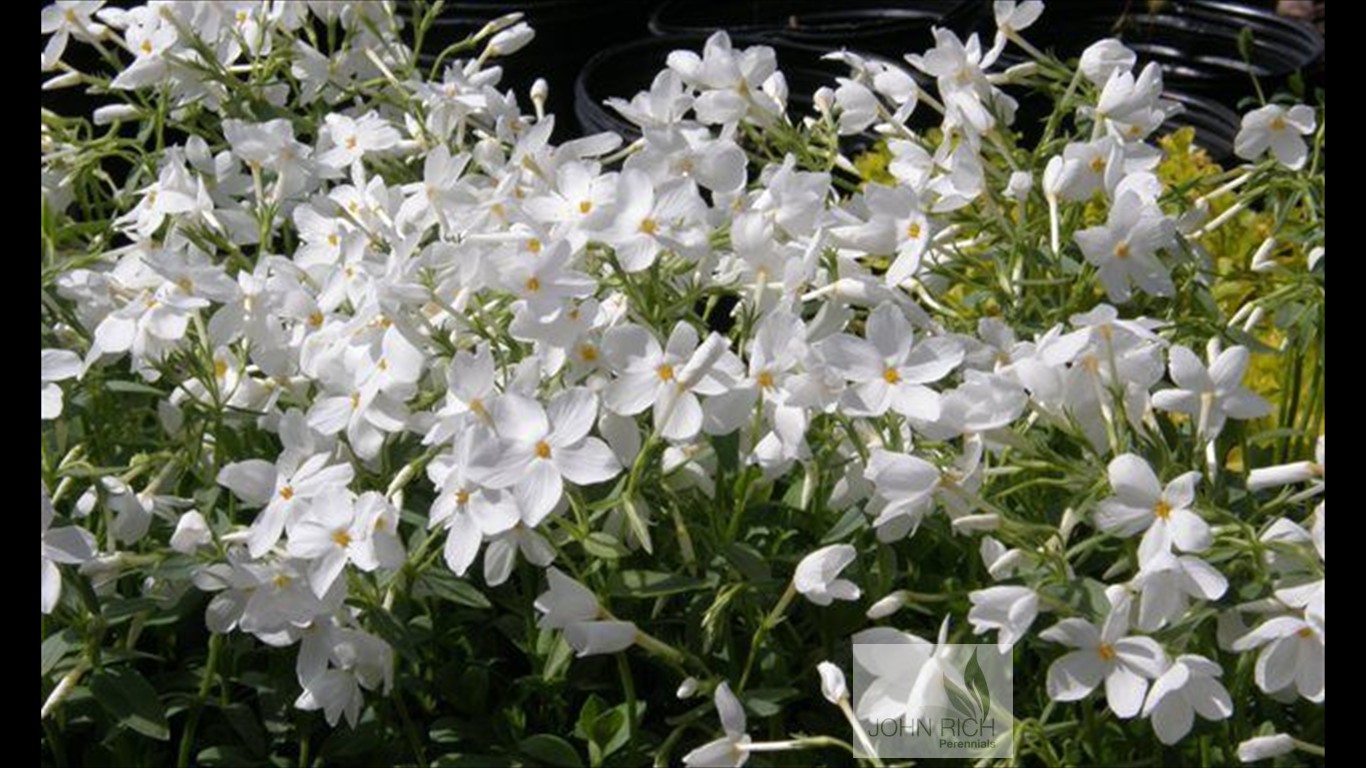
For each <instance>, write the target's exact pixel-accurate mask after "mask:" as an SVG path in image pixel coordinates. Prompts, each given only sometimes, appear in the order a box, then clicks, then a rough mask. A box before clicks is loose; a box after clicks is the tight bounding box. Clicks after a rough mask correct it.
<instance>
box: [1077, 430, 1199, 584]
mask: <svg viewBox="0 0 1366 768" xmlns="http://www.w3.org/2000/svg"><path fill="white" fill-rule="evenodd" d="M1108 472H1109V475H1110V487H1111V488H1113V489H1114V491H1115V495H1114V496H1111V497H1110V498H1108V499H1105V500H1104V501H1102V502H1100V504H1099V505H1097V507H1096V526H1097V527H1098V528H1100V529H1101V530H1102V531H1105V532H1106V533H1112V534H1115V535H1117V536H1133V535H1135V534H1137V533H1139V532H1140V531H1144V532H1145V533H1144V534H1143V540H1142V542H1140V544H1139V547H1138V558H1139V562H1140V563H1146V562H1148V561H1149V560H1151V559H1152V558H1153V557H1155V556H1157V555H1159V554H1161V553H1164V552H1167V551H1169V550H1170V549H1171V547H1172V546H1173V545H1175V546H1176V548H1177V549H1180V550H1181V551H1182V552H1203V551H1204V550H1205V549H1207V548H1208V547H1209V545H1210V541H1211V539H1212V536H1211V534H1210V528H1209V524H1208V523H1206V522H1205V521H1204V520H1203V519H1202V518H1201V517H1200V516H1199V515H1197V514H1195V512H1193V511H1192V510H1191V505H1192V504H1194V503H1195V484H1196V483H1198V482H1200V473H1198V472H1187V473H1185V474H1183V475H1180V476H1179V477H1177V478H1175V479H1174V480H1172V481H1171V482H1170V483H1167V487H1166V488H1163V487H1162V485H1161V484H1160V483H1159V482H1158V480H1157V475H1155V474H1153V470H1152V467H1150V466H1148V462H1146V461H1144V460H1143V458H1142V457H1140V456H1135V455H1134V454H1132V453H1125V454H1122V455H1120V456H1116V457H1115V458H1114V459H1112V460H1111V461H1110V466H1109V468H1108Z"/></svg>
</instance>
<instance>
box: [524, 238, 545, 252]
mask: <svg viewBox="0 0 1366 768" xmlns="http://www.w3.org/2000/svg"><path fill="white" fill-rule="evenodd" d="M526 249H527V250H528V251H530V252H532V253H540V252H541V241H540V239H539V238H535V237H533V238H531V239H530V240H528V241H526Z"/></svg>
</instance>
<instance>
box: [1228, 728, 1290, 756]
mask: <svg viewBox="0 0 1366 768" xmlns="http://www.w3.org/2000/svg"><path fill="white" fill-rule="evenodd" d="M1294 751H1295V740H1294V739H1293V738H1291V737H1290V736H1289V735H1287V734H1284V733H1273V734H1271V735H1270V736H1255V737H1253V738H1251V739H1248V740H1247V741H1244V742H1243V743H1241V744H1239V745H1238V760H1239V761H1241V762H1244V763H1255V762H1257V761H1258V760H1270V759H1271V758H1273V757H1280V756H1281V755H1288V754H1290V753H1291V752H1294Z"/></svg>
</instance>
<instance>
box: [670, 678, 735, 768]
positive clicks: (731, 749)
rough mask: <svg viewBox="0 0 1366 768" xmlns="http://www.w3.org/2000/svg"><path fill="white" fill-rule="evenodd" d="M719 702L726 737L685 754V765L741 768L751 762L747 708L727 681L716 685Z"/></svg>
mask: <svg viewBox="0 0 1366 768" xmlns="http://www.w3.org/2000/svg"><path fill="white" fill-rule="evenodd" d="M715 702H716V713H717V715H719V716H720V718H721V729H722V730H724V731H725V732H726V735H725V736H722V737H721V738H719V739H717V740H715V741H710V742H707V743H706V744H703V745H702V746H700V747H698V748H697V749H694V750H693V751H691V752H689V753H688V754H686V755H684V756H683V764H684V765H687V766H698V767H699V768H702V767H703V766H721V767H722V768H739V767H740V766H742V765H744V764H745V761H746V760H749V751H748V750H747V749H746V747H748V746H749V744H750V738H749V734H747V733H745V729H746V723H745V709H744V707H743V706H741V705H740V700H739V699H737V698H735V694H734V693H731V690H730V685H729V684H728V683H726V682H725V681H722V682H721V684H720V685H718V686H716V695H715Z"/></svg>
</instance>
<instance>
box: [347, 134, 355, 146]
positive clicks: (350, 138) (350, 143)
mask: <svg viewBox="0 0 1366 768" xmlns="http://www.w3.org/2000/svg"><path fill="white" fill-rule="evenodd" d="M356 143H357V142H356V137H355V136H347V137H346V148H347V149H355V148H356Z"/></svg>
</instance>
